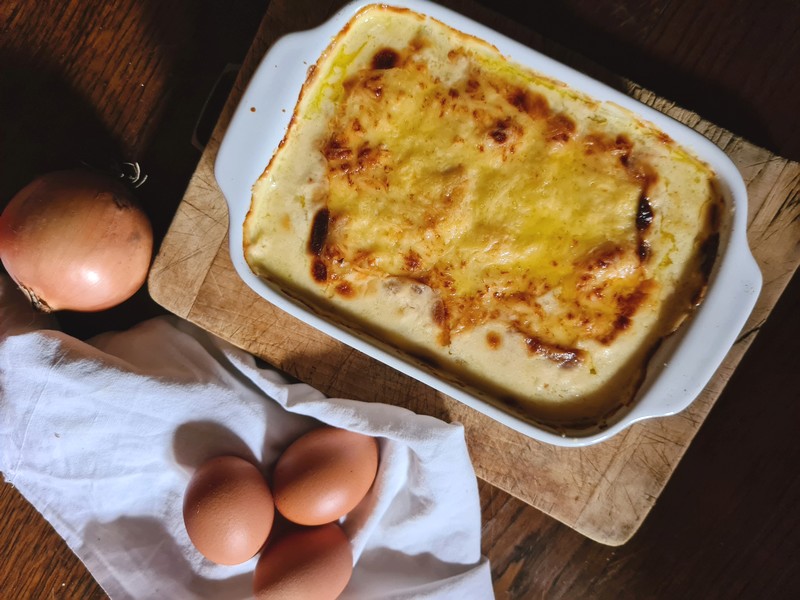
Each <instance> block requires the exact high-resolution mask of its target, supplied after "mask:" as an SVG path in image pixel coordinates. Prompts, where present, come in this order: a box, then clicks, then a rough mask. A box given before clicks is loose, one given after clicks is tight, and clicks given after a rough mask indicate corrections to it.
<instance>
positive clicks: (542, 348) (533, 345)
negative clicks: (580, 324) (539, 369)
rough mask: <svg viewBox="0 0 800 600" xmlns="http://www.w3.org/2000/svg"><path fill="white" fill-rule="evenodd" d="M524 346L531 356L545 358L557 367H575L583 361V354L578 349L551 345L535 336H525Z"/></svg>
mask: <svg viewBox="0 0 800 600" xmlns="http://www.w3.org/2000/svg"><path fill="white" fill-rule="evenodd" d="M525 345H526V346H527V348H528V352H530V353H531V354H536V355H538V356H541V357H543V358H546V359H547V360H550V361H552V362H554V363H556V364H557V365H558V366H559V367H565V368H570V367H575V366H577V365H578V364H579V363H580V362H581V360H582V359H583V352H582V351H581V350H580V349H578V348H567V347H565V346H560V345H558V344H551V343H548V342H545V341H543V340H542V339H540V338H538V337H537V336H535V335H526V336H525Z"/></svg>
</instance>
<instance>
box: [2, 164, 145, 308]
mask: <svg viewBox="0 0 800 600" xmlns="http://www.w3.org/2000/svg"><path fill="white" fill-rule="evenodd" d="M152 251H153V230H152V226H151V225H150V220H149V219H148V218H147V215H146V214H145V213H144V212H143V211H142V209H141V208H140V206H139V205H138V203H137V202H136V200H135V199H134V197H133V195H132V194H131V192H130V191H129V190H128V188H126V187H125V186H124V185H123V184H122V183H120V182H119V181H115V180H114V179H111V178H110V177H107V176H105V175H101V174H99V173H95V172H93V171H88V170H69V171H56V172H53V173H48V174H46V175H43V176H41V177H38V178H37V179H35V180H34V181H33V182H31V183H30V184H28V185H27V186H26V187H24V188H23V189H22V190H20V191H19V192H18V193H17V194H16V195H15V196H14V197H13V198H12V199H11V202H9V204H8V206H7V207H6V208H5V210H4V211H3V214H2V215H0V260H1V261H2V263H3V266H4V267H5V269H6V271H8V274H9V275H10V276H11V277H12V278H13V279H14V281H15V282H16V283H17V285H18V286H19V287H20V289H22V290H23V291H24V292H25V293H26V294H27V295H28V298H29V299H30V300H31V302H32V303H33V305H34V306H35V307H36V308H38V309H40V310H43V311H45V312H51V311H55V310H74V311H85V312H91V311H99V310H105V309H107V308H111V307H112V306H116V305H117V304H120V303H121V302H123V301H125V300H127V299H128V298H130V297H131V296H132V295H133V294H134V293H135V292H136V291H137V290H138V289H139V288H140V287H141V286H142V284H143V283H144V280H145V277H146V276H147V271H148V269H149V267H150V259H151V257H152Z"/></svg>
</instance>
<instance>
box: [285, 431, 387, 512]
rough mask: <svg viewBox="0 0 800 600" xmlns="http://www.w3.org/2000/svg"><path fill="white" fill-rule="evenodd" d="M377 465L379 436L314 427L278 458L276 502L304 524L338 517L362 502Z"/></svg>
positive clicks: (373, 477) (370, 484)
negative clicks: (377, 438)
mask: <svg viewBox="0 0 800 600" xmlns="http://www.w3.org/2000/svg"><path fill="white" fill-rule="evenodd" d="M377 471H378V443H377V441H376V440H375V438H373V437H370V436H367V435H362V434H360V433H355V432H353V431H347V430H345V429H338V428H335V427H321V428H319V429H314V430H312V431H310V432H309V433H307V434H305V435H304V436H302V437H300V438H298V439H297V440H295V442H294V443H292V444H291V445H290V446H289V447H288V448H287V449H286V450H285V451H284V452H283V454H281V456H280V458H278V462H277V463H276V465H275V470H274V472H273V481H272V489H273V491H274V494H275V507H276V508H277V509H278V511H279V512H280V513H281V514H282V515H283V516H284V517H286V518H287V519H289V520H290V521H293V522H295V523H299V524H301V525H322V524H324V523H330V522H332V521H336V520H337V519H339V518H340V517H342V516H344V515H346V514H347V513H348V512H350V511H351V510H352V509H353V508H355V507H356V505H358V503H359V502H361V500H362V499H363V498H364V496H365V495H366V494H367V492H368V491H369V489H370V487H371V486H372V482H373V481H374V480H375V475H376V473H377Z"/></svg>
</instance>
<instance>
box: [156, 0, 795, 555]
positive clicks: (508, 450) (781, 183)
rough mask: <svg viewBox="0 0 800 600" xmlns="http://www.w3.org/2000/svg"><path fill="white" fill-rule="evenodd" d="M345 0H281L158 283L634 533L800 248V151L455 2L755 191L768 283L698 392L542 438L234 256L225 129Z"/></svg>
mask: <svg viewBox="0 0 800 600" xmlns="http://www.w3.org/2000/svg"><path fill="white" fill-rule="evenodd" d="M341 4H343V2H339V1H333V2H329V3H322V2H319V1H318V0H291V1H289V0H273V1H272V2H271V3H270V5H269V10H268V12H267V14H266V15H265V17H264V19H263V21H262V23H261V25H260V28H259V31H258V33H257V35H256V38H255V40H254V42H253V44H252V46H251V49H250V52H249V54H248V56H247V59H246V61H245V63H244V65H243V67H242V69H241V71H240V74H239V78H238V80H237V82H236V85H235V87H234V90H233V92H232V93H231V95H230V97H229V99H228V102H227V104H226V105H225V108H224V110H223V113H222V116H221V118H220V120H219V122H218V124H217V127H216V129H215V131H214V134H213V136H212V139H211V141H210V142H209V144H208V145H207V146H206V148H205V151H204V152H203V155H202V157H201V160H200V162H199V164H198V166H197V169H196V171H195V173H194V175H193V177H192V178H191V180H190V182H189V186H188V188H187V190H186V193H185V195H184V197H183V199H182V201H181V203H180V205H179V207H178V210H177V213H176V215H175V218H174V220H173V222H172V225H171V227H170V229H169V231H168V233H167V235H166V237H165V239H164V240H163V243H162V245H161V248H160V251H159V253H158V256H157V257H156V259H155V263H154V265H153V268H152V270H151V273H150V277H149V290H150V294H151V295H152V297H153V298H154V299H155V300H156V302H158V303H159V304H161V305H162V306H164V307H165V308H167V309H168V310H170V311H172V312H174V313H175V314H177V315H179V316H181V317H183V318H185V319H187V320H189V321H191V322H193V323H195V324H197V325H199V326H200V327H203V328H204V329H206V330H208V331H211V332H212V333H214V334H216V335H218V336H220V337H222V338H224V339H226V340H228V341H230V342H232V343H233V344H235V345H236V346H239V347H241V348H244V349H245V350H248V351H249V352H251V353H253V354H255V355H257V356H259V357H261V358H263V359H264V360H265V361H267V362H268V363H270V364H272V365H274V366H276V367H278V368H279V369H281V370H283V371H285V372H287V373H288V374H290V375H292V376H294V377H296V378H298V379H300V380H302V381H304V382H306V383H308V384H310V385H312V386H314V387H316V388H317V389H319V390H321V391H322V392H324V393H325V394H328V395H329V396H338V397H348V398H355V399H358V400H365V401H377V402H386V403H390V404H396V405H400V406H404V407H407V408H409V409H411V410H414V411H416V412H419V413H425V414H430V415H433V416H436V417H439V418H442V419H444V420H447V421H458V422H461V423H462V424H463V425H464V427H465V430H466V437H467V443H468V446H469V451H470V454H471V457H472V460H473V464H474V466H475V472H476V474H477V475H478V477H480V478H482V479H484V480H485V481H487V482H489V483H491V484H493V485H495V486H497V487H498V488H501V489H502V490H505V491H506V492H508V493H510V494H512V495H514V496H516V497H518V498H520V499H522V500H523V501H525V502H527V503H529V504H532V505H534V506H536V507H537V508H539V509H540V510H542V511H543V512H545V513H547V514H549V515H551V516H552V517H554V518H556V519H558V520H560V521H562V522H563V523H565V524H567V525H569V526H570V527H572V528H574V529H576V530H577V531H579V532H581V533H583V534H584V535H586V536H588V537H590V538H592V539H594V540H596V541H599V542H602V543H604V544H609V545H619V544H622V543H624V542H625V541H627V540H628V539H629V538H630V536H632V535H633V533H634V532H635V531H636V530H637V528H638V527H639V525H640V524H641V523H642V521H643V520H644V518H645V516H646V515H647V513H648V512H649V510H650V509H651V508H652V507H653V505H654V504H655V502H656V500H657V498H658V496H659V494H660V493H661V491H662V490H663V489H664V486H665V485H666V483H667V480H668V479H669V477H670V475H671V474H672V472H673V471H674V470H675V468H676V466H677V464H678V462H679V461H680V459H681V457H682V456H683V454H684V452H685V451H686V449H687V447H688V445H689V443H690V442H691V441H692V439H693V437H694V435H695V434H696V433H697V431H698V429H699V428H700V426H701V424H702V423H703V421H704V419H705V418H706V416H707V415H708V413H709V411H710V409H711V407H712V406H713V404H714V402H715V401H716V399H717V398H718V396H719V395H720V393H721V391H722V389H723V387H724V386H725V383H726V382H727V381H728V379H729V378H730V377H731V374H732V372H733V370H734V369H735V367H736V365H737V364H738V363H739V360H740V359H741V357H742V355H743V354H744V352H745V350H746V349H747V347H748V346H749V345H750V343H751V342H752V341H753V339H754V336H755V334H756V333H757V332H758V329H759V328H760V326H761V325H762V324H763V322H764V320H765V319H766V318H767V316H768V315H769V313H770V311H771V309H772V307H773V306H774V305H775V303H776V302H777V300H778V297H779V296H780V294H781V293H782V291H783V290H784V288H785V287H786V285H787V283H788V282H789V280H790V279H791V277H792V275H793V273H794V272H795V270H796V268H797V265H798V262H800V245H799V244H798V241H799V240H800V165H798V164H797V163H794V162H790V161H787V160H785V159H783V158H780V157H778V156H774V155H772V154H770V153H769V152H768V151H766V150H764V149H762V148H758V147H756V146H753V145H752V144H749V143H748V142H746V141H745V140H743V139H741V138H738V137H736V136H735V135H733V134H732V133H730V132H728V131H725V130H723V129H720V128H719V127H716V126H714V125H713V124H711V123H709V122H707V121H704V120H703V119H702V118H701V117H699V116H698V115H696V114H694V113H691V112H688V111H685V110H682V109H680V108H679V107H677V106H675V105H674V104H672V103H670V102H669V101H667V100H665V99H663V98H659V97H657V96H655V95H654V94H652V93H650V92H648V91H647V90H644V89H641V88H639V87H637V86H636V85H634V84H631V83H630V82H627V81H624V80H621V79H619V78H615V77H613V76H609V74H607V73H604V72H603V71H602V69H599V68H597V67H596V66H595V65H591V64H589V63H588V62H587V61H586V60H585V59H581V58H580V57H576V56H572V55H570V54H569V53H568V52H566V51H564V50H563V49H559V48H554V47H552V44H549V43H548V42H546V41H545V40H543V39H541V38H540V37H538V36H537V35H535V34H533V33H531V32H529V31H526V30H523V29H521V28H520V27H519V26H518V25H516V24H514V23H510V22H509V21H507V20H505V19H504V18H503V17H501V16H499V15H496V14H494V13H491V12H489V11H488V10H486V9H483V8H482V7H480V6H478V5H472V4H468V3H465V2H458V3H457V6H454V8H456V9H457V10H458V11H459V12H462V13H465V14H467V15H468V16H470V17H472V18H473V19H475V20H478V21H481V22H483V23H484V24H486V25H488V26H489V27H492V28H493V29H496V30H498V31H501V32H503V33H505V34H506V35H509V36H510V37H514V38H516V39H518V40H519V41H521V42H523V43H525V44H527V45H528V46H531V47H533V48H535V49H537V50H539V51H542V52H544V53H546V54H549V55H551V56H553V57H554V58H556V59H558V60H561V61H562V62H566V63H568V64H571V65H572V66H575V67H577V68H579V69H581V70H583V71H584V72H587V73H589V74H590V75H592V76H594V77H597V78H600V79H603V80H604V81H606V82H607V83H610V84H612V85H614V86H615V87H617V88H619V89H622V90H623V91H625V92H626V93H628V94H630V95H632V96H633V97H635V98H638V99H639V100H641V101H642V102H644V103H646V104H648V105H650V106H653V107H654V108H656V109H658V110H661V111H663V112H665V113H667V114H669V115H671V116H672V117H674V118H676V119H678V120H679V121H682V122H683V123H686V124H687V125H689V126H691V127H693V128H695V129H696V130H697V131H699V132H700V133H702V134H704V135H706V136H707V137H709V138H710V139H711V140H713V141H714V142H715V143H717V144H718V145H719V146H720V147H721V148H722V149H723V150H724V151H725V152H726V153H727V154H728V155H729V156H730V157H731V158H732V159H733V161H734V163H735V164H736V165H737V167H738V168H739V169H740V171H741V173H742V175H743V177H744V179H745V182H746V184H747V188H748V192H749V210H748V223H749V225H748V235H749V241H750V246H751V248H752V250H753V253H754V254H755V257H756V260H757V261H758V264H759V265H760V267H761V270H762V273H763V275H764V289H763V292H762V294H761V296H760V298H759V301H758V304H757V305H756V308H755V310H754V312H753V314H752V316H751V318H750V320H749V321H748V323H747V325H746V326H745V328H744V330H743V332H742V334H741V335H740V337H739V339H738V341H737V342H736V344H735V345H734V347H733V348H732V350H731V351H730V353H729V354H728V356H727V357H726V359H725V361H724V363H723V364H722V366H721V367H720V369H719V370H718V372H717V373H716V375H715V376H714V378H713V379H712V381H711V382H710V383H709V385H708V386H707V387H706V389H705V390H704V391H703V393H702V394H701V395H700V397H698V398H697V400H696V401H695V402H694V403H693V404H692V405H691V406H690V407H689V408H688V409H687V410H685V411H683V412H682V413H680V414H678V415H676V416H673V417H669V418H662V419H656V420H650V421H647V422H644V423H640V424H637V425H634V426H633V427H631V428H630V429H628V430H627V431H625V432H624V433H622V434H620V435H618V436H616V437H615V438H613V439H612V440H610V441H607V442H604V443H601V444H598V445H595V446H591V447H588V448H582V449H571V448H559V447H554V446H549V445H546V444H542V443H539V442H536V441H533V440H531V439H529V438H527V437H525V436H524V435H522V434H519V433H517V432H515V431H513V430H511V429H508V428H507V427H505V426H503V425H500V424H499V423H496V422H494V421H492V420H491V419H489V418H487V417H485V416H483V415H482V414H479V413H477V412H476V411H474V410H472V409H470V408H468V407H466V406H464V405H462V404H460V403H459V402H457V401H455V400H453V399H451V398H449V397H447V396H445V395H444V394H442V393H439V392H436V391H435V390H433V389H431V388H429V387H427V386H425V385H423V384H421V383H419V382H417V381H415V380H413V379H411V378H410V377H408V376H405V375H403V374H401V373H399V372H397V371H395V370H393V369H391V368H389V367H387V366H385V365H383V364H381V363H379V362H377V361H375V360H374V359H371V358H369V357H367V356H365V355H363V354H361V353H360V352H358V351H356V350H353V349H351V348H349V347H347V346H345V345H343V344H341V343H339V342H337V341H335V340H333V339H331V338H329V337H327V336H326V335H324V334H322V333H319V332H318V331H317V330H315V329H313V328H311V327H310V326H308V325H305V324H304V323H302V322H300V321H298V320H296V319H294V318H293V317H290V316H289V315H287V314H286V313H284V312H282V311H280V310H279V309H277V308H275V307H273V306H272V305H271V304H269V303H268V302H266V301H265V300H263V299H262V298H260V297H259V296H258V295H256V294H255V292H253V291H251V290H250V288H248V287H247V286H246V285H245V284H244V283H243V282H242V281H241V279H240V278H239V277H238V276H237V274H236V273H235V271H234V269H233V266H232V264H231V261H230V255H229V252H228V239H227V231H228V212H227V208H226V205H225V201H224V199H223V196H222V193H221V192H220V190H219V188H218V187H217V185H216V182H215V180H214V161H215V159H216V154H217V149H218V148H219V144H220V140H221V139H222V137H223V135H224V133H225V129H226V126H227V124H228V122H229V120H230V117H231V115H232V112H233V110H234V109H235V107H236V105H237V103H238V100H239V98H240V97H241V94H242V90H243V87H244V85H245V84H246V82H247V81H248V80H249V78H250V76H251V75H252V73H253V71H254V70H255V67H256V66H257V64H258V62H259V61H260V59H261V58H262V57H263V55H264V53H265V52H266V50H267V49H268V48H269V47H270V45H271V44H272V43H273V42H274V41H275V40H276V39H277V38H278V37H280V36H281V35H283V34H284V33H288V32H291V31H299V30H303V29H308V28H310V27H313V26H316V25H318V24H319V23H321V22H322V21H324V20H325V19H326V18H327V17H328V16H329V15H330V14H331V13H332V12H333V11H334V10H335V9H336V8H338V7H339V6H340V5H341ZM443 4H448V2H443ZM450 4H455V3H450ZM267 158H268V157H265V159H267ZM234 226H238V224H234Z"/></svg>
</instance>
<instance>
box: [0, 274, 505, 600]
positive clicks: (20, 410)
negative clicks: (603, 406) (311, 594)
mask: <svg viewBox="0 0 800 600" xmlns="http://www.w3.org/2000/svg"><path fill="white" fill-rule="evenodd" d="M20 297H21V294H19V293H18V292H16V290H12V289H11V288H10V284H9V281H8V280H7V279H6V278H4V277H0V471H2V472H3V474H4V476H5V478H6V480H7V482H9V483H10V484H12V485H14V486H16V487H17V489H19V491H20V492H21V493H22V494H23V495H24V496H25V498H27V500H28V501H30V502H31V503H32V504H33V506H34V507H36V509H37V510H38V511H39V512H41V514H42V515H43V516H44V518H45V519H47V520H48V521H49V522H50V523H51V524H52V525H53V526H54V528H55V529H56V531H58V533H59V534H60V535H61V536H62V537H63V538H64V539H65V540H66V542H67V544H68V545H69V546H70V548H72V550H73V551H74V552H75V553H76V554H77V556H78V557H79V558H80V559H81V560H82V561H83V562H84V564H85V565H86V566H87V568H88V569H89V571H90V572H91V573H92V574H93V575H94V577H95V578H96V579H97V581H98V582H99V583H100V585H101V586H102V587H103V589H104V590H105V591H106V592H107V593H108V594H109V595H110V596H111V597H112V598H135V599H140V598H181V599H183V598H226V599H244V598H248V597H250V595H251V594H252V591H251V589H252V587H251V586H252V572H253V569H254V568H255V563H256V560H257V558H255V557H254V558H253V559H251V560H250V561H248V562H246V563H244V564H241V565H236V566H221V565H216V564H213V563H211V562H210V561H208V560H206V559H205V558H203V557H202V556H201V555H200V554H199V553H198V552H197V551H196V549H194V547H193V546H192V544H191V542H190V541H189V538H188V536H187V534H186V531H185V529H184V526H183V518H182V501H183V493H184V490H185V488H186V485H187V483H188V481H189V479H190V477H191V475H192V473H193V471H194V469H195V468H196V467H197V466H199V465H200V464H201V463H202V462H203V461H204V460H206V459H208V458H210V457H212V456H216V455H221V454H239V455H242V456H247V457H250V458H251V460H252V461H253V462H255V463H257V464H259V465H260V466H262V467H263V468H264V469H269V467H270V466H271V465H272V464H274V462H275V460H276V459H277V457H278V455H279V454H280V452H281V451H282V450H283V449H284V448H285V447H286V446H288V445H289V443H291V442H292V441H293V440H294V439H296V438H297V437H299V436H300V435H301V434H302V433H304V432H305V431H308V430H309V429H311V428H313V427H316V426H319V425H320V423H326V424H329V425H333V426H336V427H342V428H346V429H350V430H353V431H358V432H361V433H365V434H368V435H373V436H377V437H378V439H379V442H380V452H381V462H380V467H379V471H378V476H377V479H376V481H375V483H374V485H373V487H372V489H371V491H370V492H369V494H368V496H367V497H366V498H365V499H364V501H363V502H362V503H361V504H360V505H359V506H358V507H357V508H356V509H355V510H353V511H352V512H351V513H350V514H348V515H347V516H346V517H345V518H344V519H343V521H342V526H343V528H344V529H345V531H346V533H347V535H348V537H349V538H350V540H351V543H352V546H353V552H354V559H355V561H356V563H355V569H354V571H353V577H352V579H351V581H350V583H349V585H348V587H347V589H346V590H345V592H344V593H343V595H342V596H341V597H342V598H363V599H369V598H381V599H386V598H437V599H438V598H443V599H444V598H454V599H457V600H465V599H471V598H475V599H476V600H483V599H486V598H492V597H493V592H492V585H491V575H490V571H489V564H488V561H487V560H486V559H485V558H483V557H482V556H481V553H480V532H481V516H480V504H479V500H478V491H477V484H476V479H475V475H474V472H473V469H472V465H471V462H470V460H469V456H468V453H467V449H466V444H465V441H464V431H463V428H462V427H461V426H460V425H458V424H447V423H445V422H443V421H440V420H438V419H434V418H432V417H428V416H422V415H416V414H414V413H412V412H410V411H408V410H405V409H403V408H399V407H395V406H389V405H384V404H378V403H364V402H357V401H354V400H347V399H341V398H326V397H325V396H324V395H323V394H321V393H320V392H319V391H317V390H315V389H313V388H311V387H309V386H307V385H304V384H299V383H293V382H290V381H288V380H287V379H286V378H285V377H284V376H283V375H281V374H279V373H278V372H276V371H275V370H273V369H270V368H267V367H265V366H263V365H260V364H259V362H258V361H257V360H256V359H255V358H254V357H252V356H251V355H249V354H247V353H245V352H243V351H241V350H239V349H237V348H235V347H233V346H231V345H230V344H227V343H226V342H224V341H222V340H219V339H217V338H215V337H213V336H211V335H209V334H207V333H206V332H204V331H202V330H200V329H198V328H197V327H195V326H193V325H191V324H189V323H187V322H185V321H181V320H179V319H177V318H175V317H158V318H155V319H152V320H148V321H145V322H143V323H141V324H140V325H138V326H136V327H134V328H133V329H131V330H129V331H125V332H118V333H107V334H103V335H101V336H98V337H96V338H93V339H91V340H89V341H88V342H81V341H79V340H77V339H75V338H72V337H70V336H68V335H66V334H64V333H62V332H59V331H56V330H52V329H37V328H38V327H40V326H41V325H43V323H42V322H41V319H40V318H39V317H33V316H32V314H31V313H30V311H28V310H27V309H26V307H24V306H22V305H20V304H19V299H20ZM23 301H24V299H23Z"/></svg>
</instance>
